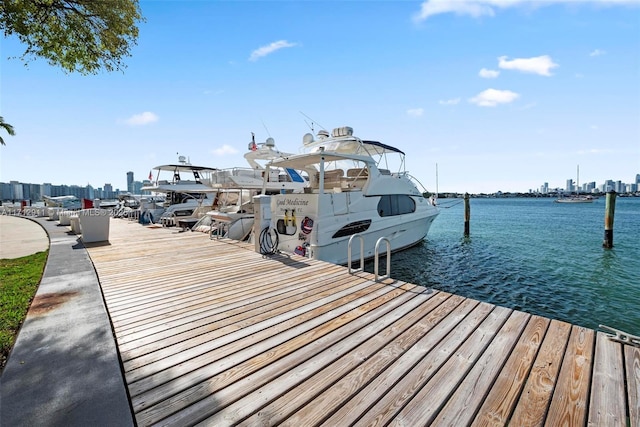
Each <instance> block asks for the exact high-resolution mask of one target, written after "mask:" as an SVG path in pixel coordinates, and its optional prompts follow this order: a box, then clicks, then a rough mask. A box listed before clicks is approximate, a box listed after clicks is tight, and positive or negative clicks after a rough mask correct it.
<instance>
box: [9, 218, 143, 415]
mask: <svg viewBox="0 0 640 427" xmlns="http://www.w3.org/2000/svg"><path fill="white" fill-rule="evenodd" d="M7 218H9V222H8V223H9V224H12V228H11V230H18V229H20V230H21V233H22V234H23V235H22V236H21V237H20V238H19V240H20V241H22V242H25V245H27V246H29V247H31V245H32V244H33V248H39V246H38V245H37V244H36V242H35V241H37V240H40V243H44V242H46V244H45V249H46V246H47V244H49V242H50V251H49V258H48V260H47V265H46V267H45V271H44V276H43V278H42V281H41V283H40V286H39V288H38V291H37V293H36V297H35V299H34V301H33V303H32V304H31V308H30V309H29V312H28V314H27V318H26V320H25V322H24V324H23V325H22V328H21V330H20V333H19V335H18V338H17V340H16V343H15V346H14V348H13V350H12V352H11V354H10V355H9V360H8V362H7V365H6V366H5V368H4V371H3V372H2V376H0V426H12V427H20V426H83V427H84V426H118V427H119V426H133V425H134V421H133V416H132V411H131V407H130V403H129V398H128V395H127V391H126V387H125V385H124V379H123V375H122V371H121V365H120V361H119V356H118V350H117V347H116V344H115V340H114V337H113V333H112V329H111V323H110V320H109V317H108V314H107V310H106V308H105V305H104V301H103V298H102V293H101V289H100V284H99V283H98V278H97V276H96V273H95V270H94V268H93V264H92V262H91V259H90V258H89V256H88V254H87V251H86V249H85V247H84V245H83V244H82V241H81V240H80V239H79V238H78V236H76V235H74V234H71V233H70V231H69V228H68V227H64V226H59V225H58V223H57V221H49V220H47V219H46V218H37V219H35V220H29V219H25V218H11V217H3V218H2V229H3V230H4V231H3V234H2V235H1V237H2V240H1V241H0V246H3V247H4V246H5V243H7V244H9V242H13V243H12V245H13V246H14V248H15V247H16V245H17V246H20V245H19V244H17V243H16V242H17V241H18V240H15V239H17V238H12V237H7V240H6V241H5V236H6V234H5V231H6V230H8V228H5V225H6V224H7V222H5V221H7ZM14 220H17V221H25V222H29V223H32V221H37V224H36V223H32V224H30V225H29V224H25V223H22V224H18V222H17V221H14ZM33 224H35V225H37V227H39V229H40V231H42V230H43V229H44V230H45V231H46V234H40V233H39V232H38V231H37V230H35V229H34V228H33V227H32V225H33ZM14 226H17V228H13V227H14ZM29 230H31V231H29ZM32 232H33V234H32ZM8 235H9V236H11V233H8ZM27 235H29V236H27ZM38 235H39V236H40V237H36V236H38ZM47 235H48V241H47V237H46V236H47ZM33 248H32V249H30V250H34V249H33ZM16 252H17V250H16ZM36 252H37V250H36ZM3 257H4V255H3Z"/></svg>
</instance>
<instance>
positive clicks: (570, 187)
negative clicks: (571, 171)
mask: <svg viewBox="0 0 640 427" xmlns="http://www.w3.org/2000/svg"><path fill="white" fill-rule="evenodd" d="M565 190H567V191H568V192H570V193H571V192H573V191H575V189H574V188H573V179H568V180H567V186H566V188H565Z"/></svg>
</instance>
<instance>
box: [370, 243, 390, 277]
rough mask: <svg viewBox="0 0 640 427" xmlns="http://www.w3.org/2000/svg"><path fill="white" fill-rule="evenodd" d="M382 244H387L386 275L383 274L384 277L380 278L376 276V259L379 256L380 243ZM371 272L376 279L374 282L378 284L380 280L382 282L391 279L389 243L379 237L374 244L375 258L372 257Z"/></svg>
mask: <svg viewBox="0 0 640 427" xmlns="http://www.w3.org/2000/svg"><path fill="white" fill-rule="evenodd" d="M382 242H386V243H387V274H385V275H384V276H382V277H380V276H379V275H378V258H379V255H380V254H379V249H380V243H382ZM373 271H374V273H375V275H376V279H375V280H376V282H379V281H380V280H384V279H389V278H390V277H391V242H390V241H389V239H387V238H386V237H381V238H379V239H378V241H377V242H376V252H375V256H374V265H373Z"/></svg>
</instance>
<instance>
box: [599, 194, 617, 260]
mask: <svg viewBox="0 0 640 427" xmlns="http://www.w3.org/2000/svg"><path fill="white" fill-rule="evenodd" d="M615 211H616V192H615V191H608V192H607V199H606V203H605V207H604V241H603V242H602V247H603V248H606V249H611V248H612V247H613V217H614V214H615Z"/></svg>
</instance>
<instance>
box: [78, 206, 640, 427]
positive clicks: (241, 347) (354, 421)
mask: <svg viewBox="0 0 640 427" xmlns="http://www.w3.org/2000/svg"><path fill="white" fill-rule="evenodd" d="M111 221H112V223H111V228H110V238H109V240H110V244H109V245H88V251H89V255H90V256H91V259H92V261H93V263H94V265H95V268H96V272H97V273H98V277H99V280H100V284H101V287H102V291H103V295H104V298H105V303H106V306H107V309H108V310H109V314H110V316H111V318H112V322H113V325H114V331H115V334H116V340H117V344H118V348H119V351H120V356H121V359H122V361H123V368H124V373H125V379H126V382H127V387H128V389H129V394H130V396H131V404H132V408H133V410H134V413H135V417H136V422H137V424H138V425H140V426H147V425H156V424H157V425H175V426H184V425H192V424H196V423H202V424H203V425H231V424H235V425H238V424H239V425H251V426H253V425H290V426H294V425H295V426H299V425H325V426H336V425H424V424H434V425H476V426H479V425H482V426H485V425H492V426H494V425H499V426H505V425H543V424H544V425H547V426H555V425H584V424H585V423H587V424H588V425H607V426H609V425H620V426H624V425H632V426H633V425H638V424H639V418H640V402H639V392H638V388H639V387H640V349H639V348H637V347H633V346H630V345H622V344H620V343H616V342H613V341H610V340H609V339H607V338H606V336H605V335H604V334H601V333H598V334H596V333H595V332H594V331H592V330H589V329H585V328H582V327H578V326H571V325H568V324H566V323H563V322H559V321H556V320H550V319H545V318H542V317H539V316H532V315H529V314H525V313H522V312H518V311H513V310H509V309H506V308H502V307H495V306H493V305H491V304H486V303H481V302H478V301H474V300H470V299H466V298H463V297H460V296H456V295H451V294H447V293H444V292H438V291H432V290H428V289H425V288H422V287H418V286H416V285H412V284H409V283H403V282H398V281H394V280H391V279H386V280H384V281H383V282H381V283H376V282H374V281H373V275H372V274H370V273H365V272H360V273H357V274H355V275H348V274H347V273H346V268H345V267H341V266H335V265H332V264H327V263H323V262H321V261H315V260H309V259H305V258H301V257H297V256H284V255H274V256H262V255H260V254H257V253H255V251H254V248H253V245H250V244H247V243H243V242H236V241H229V240H210V239H209V238H208V236H207V235H206V234H202V233H191V232H185V233H179V232H176V231H175V229H173V230H172V229H167V228H152V227H142V226H140V225H139V224H134V223H132V222H129V221H123V220H113V219H112V220H111ZM392 273H393V272H392Z"/></svg>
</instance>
